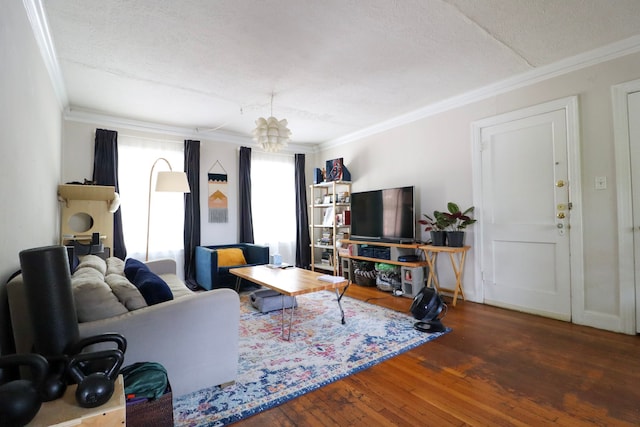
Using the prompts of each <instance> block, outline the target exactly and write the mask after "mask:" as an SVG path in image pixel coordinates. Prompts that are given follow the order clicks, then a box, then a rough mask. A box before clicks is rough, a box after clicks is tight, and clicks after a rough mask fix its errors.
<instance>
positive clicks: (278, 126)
mask: <svg viewBox="0 0 640 427" xmlns="http://www.w3.org/2000/svg"><path fill="white" fill-rule="evenodd" d="M287 124H288V123H287V119H282V120H278V119H276V118H275V117H273V93H272V94H271V117H269V118H268V119H265V118H264V117H260V118H259V119H258V120H256V128H255V129H254V130H253V140H254V141H256V142H257V143H258V145H259V146H260V147H262V149H263V150H264V151H271V152H276V151H280V150H282V149H283V148H284V147H286V146H287V143H288V142H289V141H290V140H291V131H290V130H289V128H287Z"/></svg>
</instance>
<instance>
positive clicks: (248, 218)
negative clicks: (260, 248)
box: [238, 147, 254, 243]
mask: <svg viewBox="0 0 640 427" xmlns="http://www.w3.org/2000/svg"><path fill="white" fill-rule="evenodd" d="M239 163H240V164H239V167H238V175H239V176H238V178H239V179H238V184H239V186H240V203H239V205H240V206H239V209H240V243H254V242H253V216H252V214H251V148H249V147H240V162H239Z"/></svg>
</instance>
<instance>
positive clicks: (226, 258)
mask: <svg viewBox="0 0 640 427" xmlns="http://www.w3.org/2000/svg"><path fill="white" fill-rule="evenodd" d="M217 252H218V267H230V266H233V265H244V264H246V263H247V261H246V260H245V259H244V252H242V249H240V248H227V249H218V250H217Z"/></svg>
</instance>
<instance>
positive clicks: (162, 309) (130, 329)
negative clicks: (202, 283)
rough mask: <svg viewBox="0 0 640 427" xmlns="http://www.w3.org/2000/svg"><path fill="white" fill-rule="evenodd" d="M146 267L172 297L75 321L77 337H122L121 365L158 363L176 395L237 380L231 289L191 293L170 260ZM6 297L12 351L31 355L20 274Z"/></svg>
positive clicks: (236, 303) (236, 317) (236, 305)
mask: <svg viewBox="0 0 640 427" xmlns="http://www.w3.org/2000/svg"><path fill="white" fill-rule="evenodd" d="M146 264H147V266H148V267H149V269H150V270H151V271H152V272H154V273H155V274H157V275H159V276H160V277H161V278H162V279H163V280H164V281H165V282H167V284H169V287H170V288H171V290H172V293H173V295H174V299H173V300H171V301H166V302H162V303H159V304H155V305H152V306H147V307H143V308H139V309H136V310H134V311H126V312H125V313H122V314H119V315H116V316H113V317H109V318H105V319H101V320H93V321H87V322H83V323H79V324H78V327H79V331H80V338H84V337H88V336H92V335H97V334H101V333H104V332H118V333H120V334H122V335H123V336H124V337H125V338H126V339H127V350H126V353H125V362H124V365H123V366H127V365H130V364H132V363H135V362H146V361H151V362H158V363H161V364H162V365H163V366H164V367H165V368H166V369H167V372H168V375H169V382H170V384H171V387H172V391H173V396H174V397H176V396H181V395H183V394H187V393H191V392H194V391H197V390H200V389H203V388H207V387H211V386H216V385H224V384H227V383H231V382H233V381H235V379H236V376H237V371H238V333H239V322H240V300H239V297H238V294H237V293H236V292H234V291H233V290H231V289H217V290H213V291H208V292H197V293H196V292H192V291H191V290H189V289H188V288H187V287H186V286H185V285H184V283H182V281H180V279H179V278H178V277H177V276H176V274H175V273H176V264H175V262H174V261H173V260H170V259H163V260H157V261H150V262H147V263H146ZM7 295H8V301H9V310H10V314H11V323H12V328H13V335H14V340H15V346H16V352H17V353H25V352H29V351H30V350H31V348H32V342H33V340H32V336H31V332H30V326H29V315H28V311H27V308H26V307H27V306H26V301H25V295H24V290H23V282H22V276H21V275H18V276H16V277H15V278H13V279H12V280H11V281H10V282H9V283H8V284H7ZM76 301H77V298H76ZM76 304H77V303H76ZM76 311H78V310H76Z"/></svg>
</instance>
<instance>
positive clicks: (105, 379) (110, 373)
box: [69, 349, 124, 408]
mask: <svg viewBox="0 0 640 427" xmlns="http://www.w3.org/2000/svg"><path fill="white" fill-rule="evenodd" d="M91 361H101V362H104V363H106V364H108V365H109V366H108V367H107V368H106V369H105V370H104V371H99V372H91V373H86V372H84V371H83V370H82V367H83V365H84V364H85V363H86V362H91ZM123 362H124V353H123V352H122V351H120V350H119V349H112V350H102V351H95V352H91V353H80V354H77V355H75V356H74V357H72V358H71V360H70V361H69V375H70V376H71V378H72V379H73V380H74V381H76V382H77V383H78V388H77V389H76V402H78V405H80V406H82V407H83V408H95V407H96V406H100V405H103V404H105V403H107V402H108V401H109V399H111V396H112V395H113V391H114V383H115V380H116V377H117V376H118V373H119V372H120V367H121V366H122V363H123Z"/></svg>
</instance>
